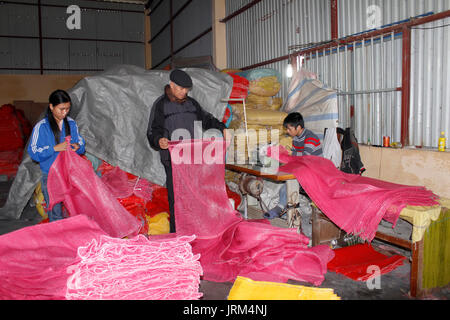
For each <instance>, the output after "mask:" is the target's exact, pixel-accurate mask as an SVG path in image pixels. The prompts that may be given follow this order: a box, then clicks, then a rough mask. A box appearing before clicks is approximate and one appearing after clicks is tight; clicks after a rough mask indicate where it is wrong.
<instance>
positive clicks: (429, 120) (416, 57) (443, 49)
mask: <svg viewBox="0 0 450 320" xmlns="http://www.w3.org/2000/svg"><path fill="white" fill-rule="evenodd" d="M445 25H447V27H442V26H445ZM449 25H450V18H447V19H443V20H440V21H436V22H432V23H428V24H424V25H420V26H417V27H415V28H414V29H413V30H412V32H411V38H412V46H411V59H412V60H411V75H412V77H411V112H410V122H409V126H410V128H409V132H410V136H409V140H410V142H411V144H412V145H418V146H422V145H423V146H431V147H437V145H438V139H439V136H440V133H441V131H444V132H445V133H446V137H447V141H448V139H449V138H450V90H449V89H450V63H449V56H450V27H449Z"/></svg>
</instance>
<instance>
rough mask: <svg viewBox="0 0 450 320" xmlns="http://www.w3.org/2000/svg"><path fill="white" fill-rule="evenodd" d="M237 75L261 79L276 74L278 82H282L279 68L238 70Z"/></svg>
mask: <svg viewBox="0 0 450 320" xmlns="http://www.w3.org/2000/svg"><path fill="white" fill-rule="evenodd" d="M236 74H237V75H239V76H241V77H244V78H246V79H248V80H249V81H254V80H259V79H261V78H265V77H273V76H275V77H276V78H277V80H278V82H281V74H280V72H279V71H278V70H275V69H272V68H259V69H251V70H247V71H241V72H237V73H236Z"/></svg>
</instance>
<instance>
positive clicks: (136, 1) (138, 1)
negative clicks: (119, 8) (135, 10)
mask: <svg viewBox="0 0 450 320" xmlns="http://www.w3.org/2000/svg"><path fill="white" fill-rule="evenodd" d="M90 1H95V2H118V3H130V4H142V5H145V4H146V3H147V2H149V0H90Z"/></svg>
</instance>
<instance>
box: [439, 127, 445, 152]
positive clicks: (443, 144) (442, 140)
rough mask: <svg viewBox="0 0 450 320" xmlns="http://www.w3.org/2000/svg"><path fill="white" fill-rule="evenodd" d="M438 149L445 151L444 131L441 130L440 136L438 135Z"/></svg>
mask: <svg viewBox="0 0 450 320" xmlns="http://www.w3.org/2000/svg"><path fill="white" fill-rule="evenodd" d="M439 151H445V133H444V131H442V132H441V136H440V137H439Z"/></svg>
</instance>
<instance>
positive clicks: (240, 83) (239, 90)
mask: <svg viewBox="0 0 450 320" xmlns="http://www.w3.org/2000/svg"><path fill="white" fill-rule="evenodd" d="M227 74H228V75H229V76H231V77H232V78H233V88H232V89H231V94H230V99H245V98H247V96H248V87H249V85H250V82H249V81H248V80H247V79H246V78H244V77H241V76H238V75H237V74H234V73H231V72H227ZM229 103H230V104H233V103H240V102H239V101H229Z"/></svg>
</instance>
